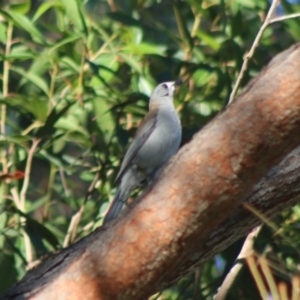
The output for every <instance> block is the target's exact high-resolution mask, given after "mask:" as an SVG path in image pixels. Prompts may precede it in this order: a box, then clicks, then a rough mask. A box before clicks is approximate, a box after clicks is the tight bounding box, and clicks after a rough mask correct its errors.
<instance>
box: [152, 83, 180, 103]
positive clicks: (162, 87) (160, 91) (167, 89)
mask: <svg viewBox="0 0 300 300" xmlns="http://www.w3.org/2000/svg"><path fill="white" fill-rule="evenodd" d="M181 83H182V80H181V79H178V80H176V81H169V82H163V83H160V84H159V85H158V86H157V87H156V88H155V89H154V91H153V92H152V94H151V97H150V100H151V99H158V98H162V97H173V96H174V92H175V88H176V87H177V86H178V85H180V84H181Z"/></svg>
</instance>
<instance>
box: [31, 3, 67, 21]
mask: <svg viewBox="0 0 300 300" xmlns="http://www.w3.org/2000/svg"><path fill="white" fill-rule="evenodd" d="M52 7H61V8H62V7H63V6H62V4H61V3H60V2H58V1H53V2H52V1H51V2H44V3H41V5H40V6H39V7H38V9H37V10H36V12H35V14H34V16H33V18H32V22H35V21H37V20H38V19H39V18H40V17H41V16H42V15H43V14H44V13H45V12H46V11H47V10H49V9H50V8H52Z"/></svg>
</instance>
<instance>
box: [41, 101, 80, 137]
mask: <svg viewBox="0 0 300 300" xmlns="http://www.w3.org/2000/svg"><path fill="white" fill-rule="evenodd" d="M74 103H75V102H71V103H68V104H67V105H66V106H65V107H63V108H62V109H61V110H59V111H57V108H53V110H52V111H51V113H50V115H49V116H48V118H47V120H46V123H45V125H44V126H43V127H41V128H40V129H39V130H38V131H37V132H36V136H37V137H44V136H46V135H48V134H50V133H51V131H52V130H53V128H54V125H55V123H56V122H57V121H58V120H59V119H60V118H61V117H62V116H63V115H64V114H65V113H66V112H67V111H68V109H69V108H70V107H71V106H72V105H73V104H74Z"/></svg>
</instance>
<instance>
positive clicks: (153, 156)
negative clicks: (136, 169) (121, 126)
mask: <svg viewBox="0 0 300 300" xmlns="http://www.w3.org/2000/svg"><path fill="white" fill-rule="evenodd" d="M180 142H181V124H180V120H179V117H178V115H177V113H176V111H175V108H171V110H170V107H167V108H161V109H160V110H159V112H158V115H157V121H156V125H155V128H154V130H153V131H152V133H151V135H150V136H149V137H148V139H147V141H146V142H145V144H144V145H143V147H142V148H141V149H140V151H139V153H138V155H137V157H136V162H137V164H138V165H139V166H140V167H142V168H147V167H148V166H152V167H153V168H154V169H155V168H156V167H159V166H161V165H162V164H164V163H165V162H166V161H168V160H169V158H170V157H171V156H172V155H173V154H175V153H176V151H177V150H178V148H179V145H180Z"/></svg>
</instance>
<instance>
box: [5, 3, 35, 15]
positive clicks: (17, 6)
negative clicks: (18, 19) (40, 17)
mask: <svg viewBox="0 0 300 300" xmlns="http://www.w3.org/2000/svg"><path fill="white" fill-rule="evenodd" d="M30 6H31V1H30V0H25V1H23V2H19V3H13V4H11V5H10V6H9V8H10V9H11V10H12V11H14V12H16V13H19V14H22V15H25V14H27V13H28V12H29V9H30Z"/></svg>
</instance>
